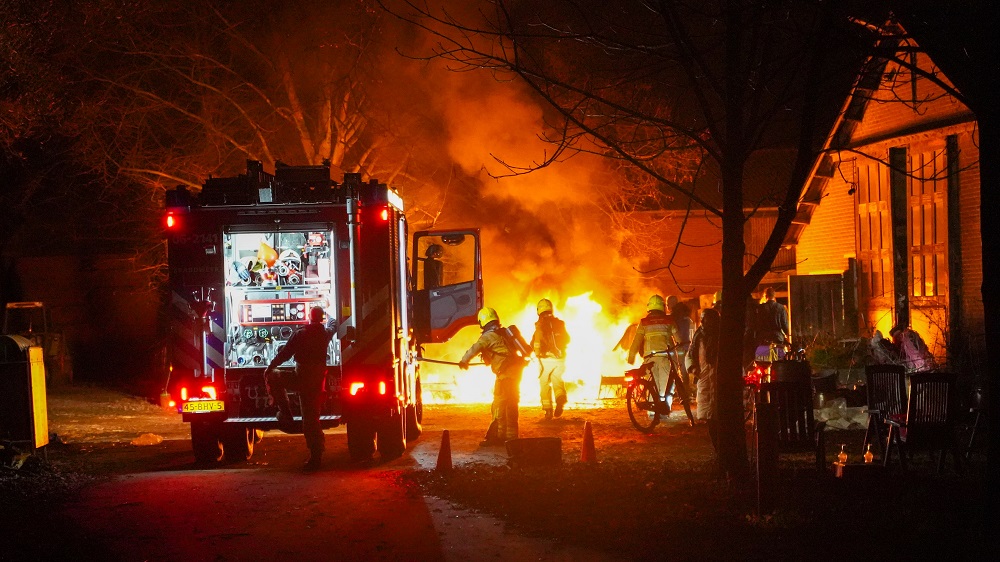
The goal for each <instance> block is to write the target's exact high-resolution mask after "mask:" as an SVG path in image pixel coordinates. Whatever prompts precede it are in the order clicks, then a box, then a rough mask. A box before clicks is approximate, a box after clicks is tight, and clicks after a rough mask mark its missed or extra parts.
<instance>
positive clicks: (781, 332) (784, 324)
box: [756, 287, 791, 345]
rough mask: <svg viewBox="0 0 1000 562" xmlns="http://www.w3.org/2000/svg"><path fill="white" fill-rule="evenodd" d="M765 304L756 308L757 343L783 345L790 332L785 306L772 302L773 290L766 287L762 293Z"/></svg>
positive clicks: (787, 339)
mask: <svg viewBox="0 0 1000 562" xmlns="http://www.w3.org/2000/svg"><path fill="white" fill-rule="evenodd" d="M764 298H765V299H766V301H767V302H765V303H764V304H762V305H760V306H758V307H757V315H756V316H757V322H756V326H757V330H756V336H757V341H758V343H760V344H762V345H766V344H772V343H775V344H778V345H783V344H784V343H786V342H788V341H789V336H790V334H791V332H790V331H789V329H788V310H787V309H786V308H785V305H783V304H781V303H780V302H778V301H776V300H774V289H772V288H771V287H768V288H767V289H766V290H765V291H764Z"/></svg>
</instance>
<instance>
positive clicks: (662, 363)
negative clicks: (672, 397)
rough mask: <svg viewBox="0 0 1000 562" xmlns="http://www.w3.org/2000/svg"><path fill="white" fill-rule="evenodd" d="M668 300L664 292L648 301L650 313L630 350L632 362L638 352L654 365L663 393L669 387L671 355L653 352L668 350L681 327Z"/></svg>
mask: <svg viewBox="0 0 1000 562" xmlns="http://www.w3.org/2000/svg"><path fill="white" fill-rule="evenodd" d="M666 308H667V303H666V302H665V301H664V300H663V297H662V296H660V295H653V296H651V297H649V301H647V302H646V316H645V317H644V318H643V319H642V320H640V321H639V327H638V328H636V331H635V337H634V338H632V345H631V346H630V347H629V350H628V362H629V363H630V364H632V363H634V362H635V356H636V354H639V355H642V356H643V357H644V358H645V359H644V360H643V363H650V364H652V365H653V379H654V380H655V381H656V388H657V390H658V391H659V392H660V394H661V395H664V394H665V393H666V390H667V381H668V380H669V377H670V358H669V357H666V356H663V355H658V356H652V357H650V354H651V353H656V352H660V351H668V350H670V349H671V347H672V346H673V345H674V341H676V339H677V328H676V327H675V326H674V321H673V319H672V318H670V317H669V316H667V312H666Z"/></svg>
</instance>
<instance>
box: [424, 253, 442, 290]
mask: <svg viewBox="0 0 1000 562" xmlns="http://www.w3.org/2000/svg"><path fill="white" fill-rule="evenodd" d="M443 255H444V249H442V248H441V245H440V244H431V245H430V246H428V247H427V251H426V252H424V256H425V257H424V289H437V288H438V287H440V286H441V284H442V282H443V280H444V264H443V263H441V256H443Z"/></svg>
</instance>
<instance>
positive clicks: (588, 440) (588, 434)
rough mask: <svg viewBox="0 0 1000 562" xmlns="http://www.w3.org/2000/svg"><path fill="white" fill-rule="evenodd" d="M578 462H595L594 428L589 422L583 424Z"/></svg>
mask: <svg viewBox="0 0 1000 562" xmlns="http://www.w3.org/2000/svg"><path fill="white" fill-rule="evenodd" d="M580 462H597V452H596V451H594V429H593V428H592V427H591V425H590V422H587V423H586V424H584V426H583V451H581V453H580Z"/></svg>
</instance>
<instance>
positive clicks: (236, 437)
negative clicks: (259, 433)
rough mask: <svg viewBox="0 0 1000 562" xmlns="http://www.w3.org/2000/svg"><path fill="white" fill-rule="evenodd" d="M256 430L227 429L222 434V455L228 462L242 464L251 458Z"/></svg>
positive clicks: (243, 428)
mask: <svg viewBox="0 0 1000 562" xmlns="http://www.w3.org/2000/svg"><path fill="white" fill-rule="evenodd" d="M255 433H256V430H254V429H249V428H246V427H227V428H225V429H224V431H223V432H222V449H223V454H224V455H225V457H226V461H228V462H243V461H247V460H250V457H252V456H253V444H254V434H255Z"/></svg>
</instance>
